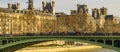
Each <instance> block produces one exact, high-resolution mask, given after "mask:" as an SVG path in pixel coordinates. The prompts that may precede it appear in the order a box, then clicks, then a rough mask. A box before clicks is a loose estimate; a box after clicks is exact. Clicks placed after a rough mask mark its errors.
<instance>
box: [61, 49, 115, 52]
mask: <svg viewBox="0 0 120 52" xmlns="http://www.w3.org/2000/svg"><path fill="white" fill-rule="evenodd" d="M62 52H117V51H114V50H110V49H105V48H100V49H90V50H74V51H72V50H69V51H62Z"/></svg>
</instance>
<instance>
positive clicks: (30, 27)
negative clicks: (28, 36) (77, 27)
mask: <svg viewBox="0 0 120 52" xmlns="http://www.w3.org/2000/svg"><path fill="white" fill-rule="evenodd" d="M29 12H31V11H27V13H26V14H22V13H4V12H0V22H1V23H0V34H13V35H14V34H24V33H40V32H51V31H50V29H51V28H50V29H47V28H49V27H50V26H47V27H46V25H47V24H48V25H54V21H55V20H56V17H55V16H52V15H33V14H30V13H29Z"/></svg>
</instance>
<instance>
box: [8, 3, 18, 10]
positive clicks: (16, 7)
mask: <svg viewBox="0 0 120 52" xmlns="http://www.w3.org/2000/svg"><path fill="white" fill-rule="evenodd" d="M8 9H13V10H20V3H17V4H10V3H8Z"/></svg>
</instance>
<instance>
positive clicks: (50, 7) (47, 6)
mask: <svg viewBox="0 0 120 52" xmlns="http://www.w3.org/2000/svg"><path fill="white" fill-rule="evenodd" d="M42 9H43V11H44V12H47V13H51V14H54V15H55V1H49V2H44V1H43V2H42Z"/></svg>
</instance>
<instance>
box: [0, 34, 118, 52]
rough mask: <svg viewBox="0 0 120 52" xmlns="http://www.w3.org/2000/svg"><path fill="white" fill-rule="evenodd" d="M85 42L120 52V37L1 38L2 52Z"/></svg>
mask: <svg viewBox="0 0 120 52" xmlns="http://www.w3.org/2000/svg"><path fill="white" fill-rule="evenodd" d="M54 40H65V41H68V42H69V43H73V41H76V42H84V43H90V44H94V45H99V46H102V47H103V48H108V49H112V50H115V51H118V52H120V36H13V37H0V52H14V51H16V50H18V49H21V48H24V47H26V46H29V45H33V44H37V43H42V42H46V41H54Z"/></svg>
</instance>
